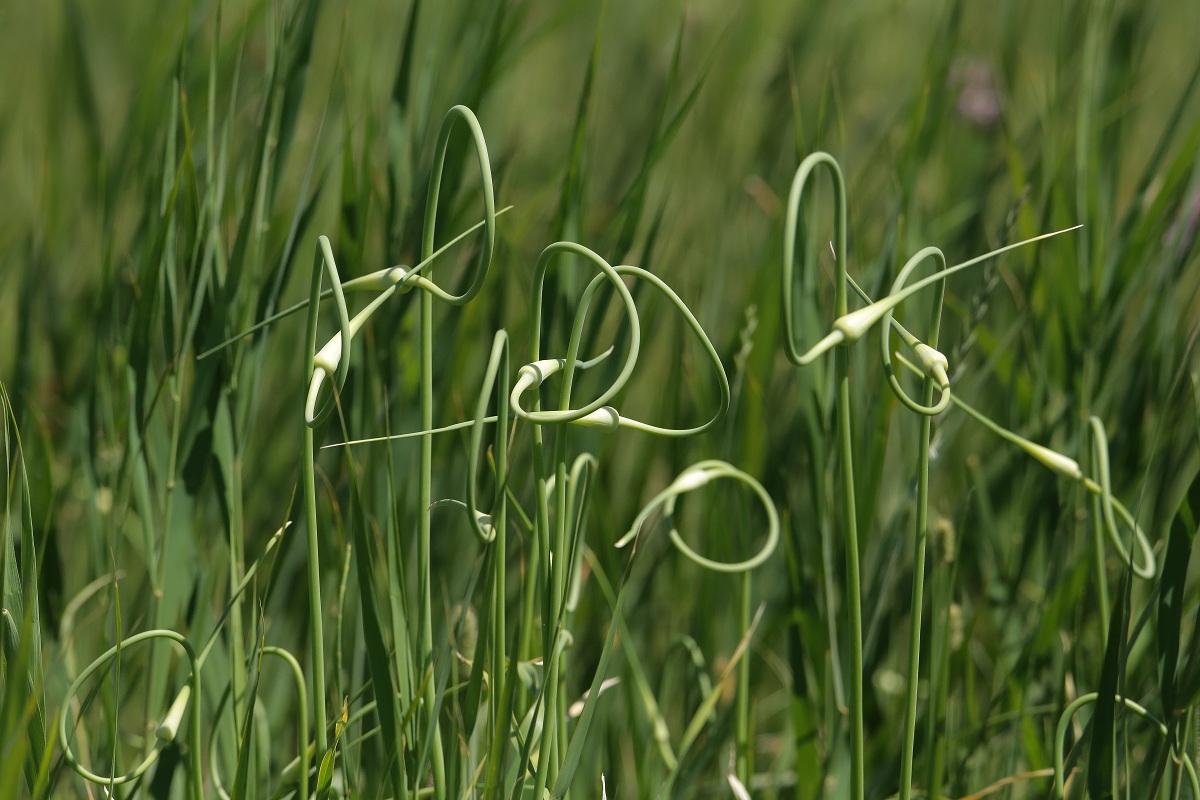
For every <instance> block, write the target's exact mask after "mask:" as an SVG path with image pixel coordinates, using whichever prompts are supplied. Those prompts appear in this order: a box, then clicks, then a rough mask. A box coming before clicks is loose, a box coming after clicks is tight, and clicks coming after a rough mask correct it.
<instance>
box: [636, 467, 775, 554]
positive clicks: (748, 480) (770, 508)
mask: <svg viewBox="0 0 1200 800" xmlns="http://www.w3.org/2000/svg"><path fill="white" fill-rule="evenodd" d="M717 478H732V479H733V480H736V481H738V482H739V483H742V484H743V485H745V486H747V487H748V488H749V489H750V490H751V491H753V492H754V493H755V494H756V495H758V498H759V499H760V500H761V501H762V504H763V509H764V510H765V511H766V512H767V541H766V542H764V543H763V546H762V548H761V549H759V551H758V552H757V553H756V554H755V555H753V556H751V557H750V558H747V559H745V560H744V561H735V562H727V561H714V560H713V559H710V558H706V557H705V556H702V555H700V554H699V553H697V552H696V551H695V550H693V549H692V548H691V546H690V545H688V543H687V542H685V541H684V540H683V537H682V536H681V535H680V534H679V529H678V528H676V527H675V519H674V517H675V503H676V501H677V500H678V499H679V497H680V496H681V495H684V494H687V493H688V492H692V491H695V490H696V489H699V488H700V487H702V486H705V485H706V484H708V483H709V482H710V481H712V480H714V479H717ZM660 506H661V507H662V509H663V515H664V516H665V517H666V518H667V519H668V520H669V521H670V522H671V530H670V533H669V534H668V535H669V536H670V538H671V543H672V544H674V545H675V547H676V548H678V550H679V552H681V553H683V555H684V556H686V557H687V558H688V559H690V560H691V561H693V562H695V563H696V564H699V565H700V566H702V567H704V568H706V569H710V570H713V571H714V572H724V573H737V572H749V571H750V570H752V569H754V568H755V567H757V566H759V565H761V564H762V563H763V562H765V561H766V560H767V559H768V558H770V557H771V553H772V552H774V550H775V546H776V544H778V542H779V513H778V512H777V511H776V510H775V503H774V501H772V500H771V497H770V495H768V494H767V490H766V489H764V488H763V486H762V484H761V483H759V482H758V481H757V480H755V479H754V478H753V477H752V476H751V475H749V474H747V473H745V472H743V471H742V470H740V469H738V468H736V467H734V466H733V465H731V464H728V463H726V462H724V461H718V460H715V459H709V460H706V461H700V462H697V463H695V464H693V465H692V466H690V467H688V468H687V469H685V470H684V471H683V472H681V473H679V476H678V477H677V478H675V480H674V481H672V482H671V485H670V486H668V487H667V488H665V489H663V490H662V491H661V492H659V493H658V494H657V495H655V496H654V498H653V499H652V500H651V501H650V502H649V503H647V504H646V506H645V507H644V508H643V509H642V510H641V512H640V513H639V514H638V515H637V518H636V519H634V521H633V524H632V525H631V526H630V527H629V531H628V532H627V533H626V534H625V535H624V536H622V537H621V538H620V539H619V540H618V541H617V543H616V546H617V547H624V546H626V545H627V544H629V543H630V542H631V541H633V539H634V538H635V537H637V535H638V532H639V531H640V530H641V528H642V525H643V524H644V523H645V521H646V520H647V519H648V518H649V517H650V515H651V514H653V513H654V512H655V511H656V510H657V509H658V508H659V507H660Z"/></svg>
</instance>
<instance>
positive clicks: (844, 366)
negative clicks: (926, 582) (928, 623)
mask: <svg viewBox="0 0 1200 800" xmlns="http://www.w3.org/2000/svg"><path fill="white" fill-rule="evenodd" d="M838 294H839V297H838V300H837V302H838V307H839V308H840V309H843V310H844V309H845V307H846V290H845V286H844V284H843V285H842V286H840V287H839V290H838ZM835 360H836V369H837V408H838V411H837V417H838V443H839V450H840V452H841V459H842V469H841V472H842V513H843V516H844V518H845V524H846V605H847V611H848V613H849V617H850V698H849V699H850V764H851V766H850V770H851V772H850V796H851V797H852V798H855V800H862V798H863V795H864V792H865V786H864V780H863V762H864V760H865V757H864V751H865V745H864V741H863V674H862V670H863V649H862V640H863V633H862V576H861V568H860V566H859V559H858V521H857V517H856V508H855V503H854V461H853V445H852V442H851V438H850V374H849V373H850V367H849V353H848V352H847V351H846V348H838V352H837V355H836V359H835Z"/></svg>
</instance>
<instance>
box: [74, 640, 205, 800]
mask: <svg viewBox="0 0 1200 800" xmlns="http://www.w3.org/2000/svg"><path fill="white" fill-rule="evenodd" d="M151 639H166V640H167V641H170V642H174V643H175V644H176V645H178V646H179V648H180V649H181V650H183V652H184V655H186V656H187V659H188V682H187V685H186V686H185V687H183V689H182V690H181V691H180V692H179V694H178V695H177V696H176V699H175V701H174V702H172V703H171V707H170V709H169V710H168V712H167V714H166V715H164V717H163V722H162V724H161V725H159V726H158V728H157V730H156V731H155V733H156V738H157V739H158V741H159V742H160V744H159V745H156V746H155V747H154V749H153V750H151V751H150V753H149V755H147V756H146V758H145V759H143V760H142V762H141V763H140V764H138V765H137V766H136V767H134V768H133V769H132V770H131V771H129V772H127V773H126V774H124V775H120V776H116V777H106V776H103V775H97V774H96V773H95V772H92V771H91V770H89V769H88V768H87V767H85V766H83V764H81V763H80V762H79V759H78V758H76V756H75V753H74V751H73V750H71V743H70V737H69V735H68V732H67V715H68V712H69V710H70V706H71V699H72V698H73V697H75V695H76V694H78V693H79V689H80V687H82V686H83V683H84V681H86V680H87V679H88V678H90V677H91V676H92V675H93V674H95V672H96V671H97V670H98V669H100V667H102V666H104V664H106V663H108V662H109V661H111V660H112V659H114V658H116V657H117V656H118V655H119V654H120V653H121V652H122V651H123V650H125V649H126V648H128V647H131V646H133V645H135V644H138V643H140V642H145V641H149V640H151ZM189 703H190V704H191V705H192V717H191V723H192V724H191V733H190V737H189V738H190V747H189V749H190V751H191V760H190V764H189V771H190V773H191V775H190V777H191V781H190V790H191V797H192V800H203V797H204V794H203V784H202V780H201V774H200V750H201V747H200V714H199V710H200V708H201V704H200V662H199V659H198V658H197V657H196V650H195V648H193V647H192V643H191V642H189V641H188V640H187V639H186V638H185V637H184V636H183V635H182V634H179V633H176V632H175V631H171V630H164V629H156V630H150V631H143V632H142V633H135V634H134V635H132V636H129V637H126V638H125V639H122V640H121V642H120V643H119V644H116V645H114V646H113V647H110V648H109V649H108V650H106V651H104V653H102V654H101V655H100V656H99V657H98V658H96V660H94V661H93V662H92V663H91V664H89V665H88V666H87V667H86V668H85V669H84V670H83V672H81V673H79V676H78V677H76V678H75V680H74V681H72V683H71V685H70V687H69V688H68V689H67V693H66V695H65V696H64V697H63V704H62V713H61V714H60V715H59V718H58V743H59V747H61V748H62V751H63V758H64V759H65V760H66V762H67V764H69V765H70V767H71V769H73V770H75V772H76V773H77V774H79V775H80V776H81V777H83V778H84V779H85V780H88V781H90V782H92V783H95V784H99V785H101V786H119V785H121V784H125V783H131V782H133V781H136V780H137V779H138V778H140V777H142V776H143V775H144V774H145V773H146V771H147V770H149V769H150V767H151V766H153V765H154V762H155V761H157V760H158V756H159V754H160V753H161V752H162V745H166V744H167V743H169V742H171V741H173V740H174V739H175V735H176V731H177V730H178V727H179V723H180V720H181V719H182V717H183V713H184V710H185V708H186V707H187V705H188V704H189Z"/></svg>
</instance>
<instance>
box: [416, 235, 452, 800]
mask: <svg viewBox="0 0 1200 800" xmlns="http://www.w3.org/2000/svg"><path fill="white" fill-rule="evenodd" d="M427 224H432V223H427ZM428 238H429V240H430V243H432V236H430V237H428ZM429 249H430V250H432V248H429ZM422 255H423V256H427V255H428V254H427V253H422ZM430 273H431V274H432V270H430ZM420 313H421V320H420V328H421V427H422V428H423V429H424V430H428V429H430V428H432V427H433V295H431V294H430V293H429V292H421V312H420ZM432 497H433V437H430V436H423V437H421V472H420V479H419V482H418V487H417V508H419V509H420V526H419V529H418V531H417V602H418V604H419V606H418V609H419V610H418V612H417V613H418V615H419V616H418V618H417V632H418V633H417V636H418V643H417V646H418V652H419V653H420V654H421V657H422V659H429V662H430V667H432V663H433V597H432V591H431V586H430V580H431V573H430V553H429V551H430V523H431V517H430V511H429V506H430V505H431V504H432V502H433V500H432ZM435 691H436V687H435V686H434V682H433V681H430V682H428V683H427V684H426V686H425V696H424V698H423V701H424V703H425V710H426V713H427V714H432V713H433V708H434V703H435V700H436V696H435ZM432 730H433V737H434V741H433V749H432V751H431V767H432V769H433V782H434V796H435V797H437V798H438V800H442V798H444V797H445V791H446V772H445V770H446V766H445V759H444V755H443V753H442V741H441V740H442V737H441V729H440V726H439V725H438V724H437V723H436V722H435V723H434V725H433V726H432ZM414 780H417V781H420V776H419V775H417V776H415V777H414ZM419 788H420V787H419V785H418V786H414V787H413V789H414V791H416V790H417V789H419Z"/></svg>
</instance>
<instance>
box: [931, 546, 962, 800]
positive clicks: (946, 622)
mask: <svg viewBox="0 0 1200 800" xmlns="http://www.w3.org/2000/svg"><path fill="white" fill-rule="evenodd" d="M957 565H958V561H957V559H956V560H955V561H954V562H952V563H951V564H949V565H945V566H948V567H949V568H948V569H942V570H939V571H938V573H937V574H936V576H935V580H934V586H933V591H932V600H931V603H930V616H931V617H933V619H934V628H933V642H932V646H931V647H930V653H931V655H933V656H937V660H936V662H935V663H934V664H933V674H932V676H931V679H930V687H931V688H930V698H929V714H928V720H929V725H928V727H927V730H926V745H925V747H926V752H927V753H928V755H927V758H928V761H927V762H926V768H927V770H928V773H927V778H926V782H927V785H926V788H925V791H926V792H927V793H928V794H929V796H930V797H941V791H942V771H943V768H944V766H945V759H946V736H945V730H944V728H945V724H946V703H947V699H948V697H949V694H950V644H951V643H950V605H951V602H950V601H951V597H952V592H953V590H954V582H955V580H954V579H955V574H956V573H957V571H958V567H957Z"/></svg>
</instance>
